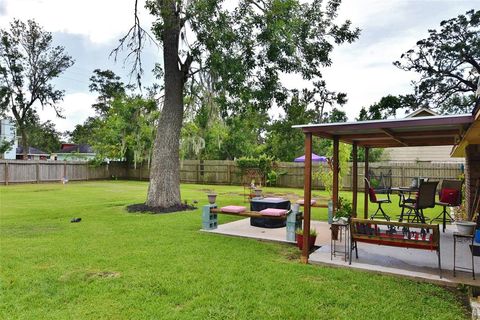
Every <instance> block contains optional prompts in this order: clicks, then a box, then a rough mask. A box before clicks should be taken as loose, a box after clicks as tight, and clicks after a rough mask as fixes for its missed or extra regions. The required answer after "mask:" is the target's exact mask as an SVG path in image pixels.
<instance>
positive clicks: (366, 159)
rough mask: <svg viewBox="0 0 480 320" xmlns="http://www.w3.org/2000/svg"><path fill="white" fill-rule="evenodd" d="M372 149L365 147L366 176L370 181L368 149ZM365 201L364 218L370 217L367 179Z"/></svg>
mask: <svg viewBox="0 0 480 320" xmlns="http://www.w3.org/2000/svg"><path fill="white" fill-rule="evenodd" d="M369 150H370V148H369V147H365V178H366V179H367V180H369V181H370V177H369V176H368V151H369ZM364 185H365V186H364V189H363V190H364V191H363V192H364V196H365V197H364V202H363V218H364V219H368V184H367V181H365V183H364Z"/></svg>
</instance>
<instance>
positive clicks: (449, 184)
mask: <svg viewBox="0 0 480 320" xmlns="http://www.w3.org/2000/svg"><path fill="white" fill-rule="evenodd" d="M462 185H463V181H462V180H443V181H442V188H441V189H440V194H439V198H440V199H439V200H440V201H437V202H436V204H437V205H440V206H442V207H443V210H442V212H441V213H440V214H439V215H438V216H437V217H435V218H433V219H432V220H431V223H433V222H434V221H442V223H443V232H445V229H446V224H447V221H448V222H449V223H452V222H453V221H454V219H453V218H452V216H451V215H450V214H449V213H448V212H447V207H457V206H459V205H460V204H461V203H462ZM450 190H454V191H456V196H454V197H452V198H451V199H448V197H446V198H447V199H443V200H444V201H442V198H443V197H442V195H443V194H444V193H445V192H449V191H450ZM445 200H447V201H445Z"/></svg>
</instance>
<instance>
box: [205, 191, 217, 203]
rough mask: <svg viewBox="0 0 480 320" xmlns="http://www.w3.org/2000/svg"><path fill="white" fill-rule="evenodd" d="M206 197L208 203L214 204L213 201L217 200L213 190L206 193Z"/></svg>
mask: <svg viewBox="0 0 480 320" xmlns="http://www.w3.org/2000/svg"><path fill="white" fill-rule="evenodd" d="M207 197H208V203H210V204H215V202H216V201H217V194H216V193H214V192H209V193H208V194H207Z"/></svg>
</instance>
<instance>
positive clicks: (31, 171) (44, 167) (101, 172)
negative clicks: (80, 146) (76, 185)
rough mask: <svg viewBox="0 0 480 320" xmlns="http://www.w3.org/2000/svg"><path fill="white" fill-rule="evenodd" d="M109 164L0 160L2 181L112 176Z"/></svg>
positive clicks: (15, 181) (47, 180)
mask: <svg viewBox="0 0 480 320" xmlns="http://www.w3.org/2000/svg"><path fill="white" fill-rule="evenodd" d="M108 169H109V168H108V167H107V166H92V165H89V164H87V163H86V162H83V161H78V162H72V161H68V162H65V161H42V160H40V161H34V160H27V161H25V160H0V183H3V184H9V183H32V182H37V183H39V182H55V181H61V180H62V178H63V177H66V178H67V179H68V180H72V181H73V180H93V179H107V178H109V177H111V175H110V174H109V170H108Z"/></svg>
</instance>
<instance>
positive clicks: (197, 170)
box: [0, 160, 463, 190]
mask: <svg viewBox="0 0 480 320" xmlns="http://www.w3.org/2000/svg"><path fill="white" fill-rule="evenodd" d="M350 167H351V164H350ZM369 168H370V170H371V173H372V176H375V177H381V176H383V177H390V178H388V179H391V180H389V184H391V185H392V186H408V185H409V184H410V182H411V180H412V178H414V177H424V178H429V179H433V180H442V179H457V178H458V177H459V175H460V174H462V173H463V165H462V164H459V163H412V162H401V163H400V162H399V163H395V162H393V163H392V162H385V163H383V162H379V163H370V164H369ZM303 170H304V164H303V163H292V162H280V163H278V167H277V168H276V171H277V173H279V175H278V179H277V182H276V186H278V187H292V188H302V187H303V174H304V171H303ZM312 170H313V172H318V171H319V170H327V168H326V166H325V164H314V165H313V168H312ZM358 173H359V177H358V187H359V189H362V188H363V177H364V166H363V163H359V166H358ZM63 177H65V178H66V179H68V180H70V181H81V180H99V179H112V178H118V179H128V180H148V177H149V167H148V166H147V165H141V166H137V168H134V167H133V166H128V165H126V164H125V163H123V162H111V163H110V164H108V165H107V164H104V165H100V166H98V165H97V166H95V165H91V164H88V163H86V162H81V161H78V162H70V161H68V162H64V161H32V160H28V161H25V160H0V183H2V184H9V183H41V182H54V181H61V180H62V178H63ZM180 180H181V182H184V183H197V184H223V185H242V184H244V183H248V184H250V181H245V179H244V178H243V176H242V173H241V170H240V169H239V168H238V167H237V166H236V165H235V161H223V160H205V161H201V160H183V161H181V164H180ZM259 182H260V181H256V183H257V184H258V183H259ZM260 183H262V184H265V181H261V182H260ZM342 186H343V188H344V189H346V190H350V189H351V188H352V176H351V170H349V172H348V173H347V174H346V175H344V177H343V181H342ZM313 187H314V188H316V189H321V188H323V185H322V184H321V182H320V181H319V179H317V178H314V179H313Z"/></svg>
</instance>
